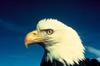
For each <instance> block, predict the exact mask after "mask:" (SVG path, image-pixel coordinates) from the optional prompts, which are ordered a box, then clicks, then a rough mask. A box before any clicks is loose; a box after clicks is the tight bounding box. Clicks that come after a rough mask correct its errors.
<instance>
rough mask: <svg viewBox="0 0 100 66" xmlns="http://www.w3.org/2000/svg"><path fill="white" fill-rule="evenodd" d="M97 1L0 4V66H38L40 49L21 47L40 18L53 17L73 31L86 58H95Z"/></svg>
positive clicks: (99, 48)
mask: <svg viewBox="0 0 100 66" xmlns="http://www.w3.org/2000/svg"><path fill="white" fill-rule="evenodd" d="M99 3H100V2H99V1H97V0H95V1H94V0H91V1H89V0H66V1H65V0H59V1H56V0H55V1H52V0H50V1H49V0H46V1H45V0H43V1H38V0H36V1H35V0H34V1H32V0H9V1H8V0H2V1H0V66H22V65H23V66H39V64H40V61H41V58H42V56H43V52H44V50H43V48H42V47H41V46H39V45H34V46H30V47H29V48H28V49H26V48H25V46H24V37H25V35H26V33H28V32H30V31H32V30H33V29H35V26H36V24H37V22H38V21H39V20H40V19H43V18H56V19H58V20H60V21H62V22H64V23H65V24H67V25H69V26H71V27H72V28H74V29H75V30H76V31H77V32H78V33H79V35H80V37H81V39H82V41H83V44H84V46H85V47H86V53H85V55H86V57H89V58H99V57H100V54H99V53H98V52H100V41H99V40H100V4H99Z"/></svg>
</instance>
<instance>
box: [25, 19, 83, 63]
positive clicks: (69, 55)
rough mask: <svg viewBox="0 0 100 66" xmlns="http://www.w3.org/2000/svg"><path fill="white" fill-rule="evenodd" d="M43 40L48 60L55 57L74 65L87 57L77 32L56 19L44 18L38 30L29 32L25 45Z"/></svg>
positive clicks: (39, 23) (38, 25)
mask: <svg viewBox="0 0 100 66" xmlns="http://www.w3.org/2000/svg"><path fill="white" fill-rule="evenodd" d="M37 42H42V43H43V44H42V45H43V47H44V48H45V50H47V51H49V52H48V53H47V57H46V59H47V61H48V60H50V61H51V62H52V60H53V59H56V60H58V61H59V62H62V63H63V64H65V62H66V63H68V64H69V65H73V64H74V63H77V64H78V62H79V61H82V60H84V59H85V57H84V47H83V45H82V42H81V39H80V37H79V35H78V34H77V32H76V31H75V30H74V29H72V28H71V27H69V26H67V25H65V24H63V23H62V22H60V21H58V20H56V19H43V20H40V21H39V22H38V24H37V27H36V30H35V31H32V32H30V33H28V34H27V36H26V38H25V45H26V46H28V45H29V44H30V43H37Z"/></svg>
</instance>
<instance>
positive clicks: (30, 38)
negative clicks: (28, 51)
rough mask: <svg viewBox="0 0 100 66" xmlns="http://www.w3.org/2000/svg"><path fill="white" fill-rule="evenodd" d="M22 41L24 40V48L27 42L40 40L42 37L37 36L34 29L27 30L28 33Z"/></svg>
mask: <svg viewBox="0 0 100 66" xmlns="http://www.w3.org/2000/svg"><path fill="white" fill-rule="evenodd" d="M24 41H25V46H26V48H28V45H29V44H31V43H37V42H41V41H42V39H41V38H40V37H39V34H38V32H37V31H36V30H35V31H32V32H29V33H28V34H27V35H26V37H25V40H24Z"/></svg>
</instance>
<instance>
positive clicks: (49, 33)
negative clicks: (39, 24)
mask: <svg viewBox="0 0 100 66" xmlns="http://www.w3.org/2000/svg"><path fill="white" fill-rule="evenodd" d="M46 33H47V34H48V35H51V34H53V33H54V31H53V29H47V30H46Z"/></svg>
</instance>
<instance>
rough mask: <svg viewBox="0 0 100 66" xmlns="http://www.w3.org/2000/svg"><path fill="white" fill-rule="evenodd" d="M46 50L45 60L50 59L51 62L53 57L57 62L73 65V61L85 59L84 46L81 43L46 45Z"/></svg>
mask: <svg viewBox="0 0 100 66" xmlns="http://www.w3.org/2000/svg"><path fill="white" fill-rule="evenodd" d="M46 50H47V51H48V52H47V57H46V59H47V61H48V60H50V61H51V62H52V61H53V59H56V60H58V61H59V62H61V63H63V64H64V66H66V63H67V64H68V65H74V64H75V63H76V64H78V63H79V61H82V60H84V59H85V57H84V47H83V46H82V44H76V46H75V45H72V44H66V43H65V42H64V43H58V44H55V45H53V46H48V47H46Z"/></svg>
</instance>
